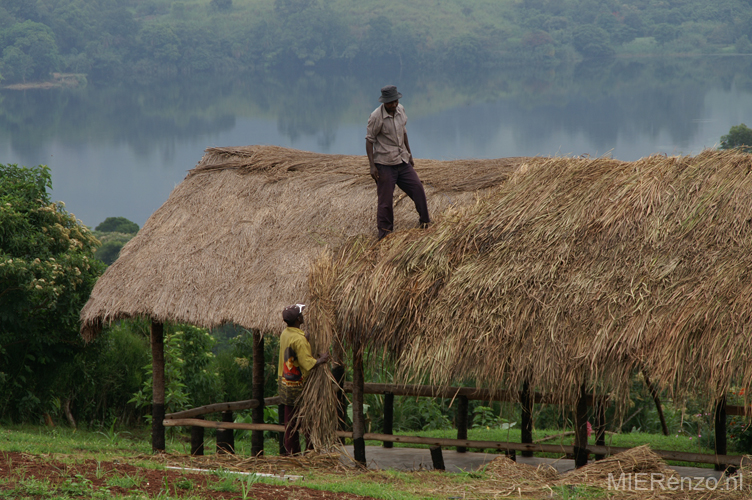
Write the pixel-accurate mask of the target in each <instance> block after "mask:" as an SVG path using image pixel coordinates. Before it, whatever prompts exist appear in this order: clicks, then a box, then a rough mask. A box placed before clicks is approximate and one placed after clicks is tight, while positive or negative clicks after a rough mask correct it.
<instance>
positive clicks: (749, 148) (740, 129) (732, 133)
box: [720, 123, 752, 153]
mask: <svg viewBox="0 0 752 500" xmlns="http://www.w3.org/2000/svg"><path fill="white" fill-rule="evenodd" d="M737 148H738V149H740V150H742V151H744V152H745V153H752V129H750V128H749V127H747V126H746V125H745V124H743V123H742V124H740V125H734V126H733V127H731V129H730V130H729V133H728V134H726V135H724V136H721V147H720V149H737Z"/></svg>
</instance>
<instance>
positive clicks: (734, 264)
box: [314, 150, 752, 402]
mask: <svg viewBox="0 0 752 500" xmlns="http://www.w3.org/2000/svg"><path fill="white" fill-rule="evenodd" d="M751 170H752V155H745V154H739V153H736V152H718V151H710V150H708V151H705V152H703V153H702V154H700V155H698V156H695V157H687V156H682V157H665V156H652V157H649V158H644V159H641V160H639V161H636V162H621V161H616V160H610V159H575V158H551V159H548V160H545V161H536V162H535V163H530V164H529V165H526V166H524V167H523V168H522V169H520V170H519V171H518V172H517V173H515V174H514V175H513V176H512V177H511V178H510V180H509V181H508V182H506V183H504V184H502V185H501V186H500V187H499V188H497V189H495V190H493V192H492V194H491V195H490V196H489V197H488V198H487V199H484V200H483V201H480V202H478V203H477V204H475V205H473V206H470V207H466V208H464V209H460V210H457V211H456V212H455V213H454V214H451V213H447V214H446V216H445V217H444V218H443V220H441V221H439V222H438V223H437V224H435V225H434V226H432V227H431V228H429V229H428V230H427V231H425V232H407V233H402V234H395V235H394V236H393V237H390V238H388V239H387V240H385V241H383V242H382V243H381V244H379V245H373V244H371V242H370V241H363V240H362V239H353V240H351V241H350V242H349V243H348V244H347V245H345V246H344V247H343V248H342V249H341V251H340V252H339V254H338V255H337V256H335V259H334V268H335V272H333V273H332V272H329V275H331V276H334V278H332V279H333V280H334V283H333V284H331V285H330V288H331V289H333V290H334V291H333V292H332V296H331V297H329V298H328V300H331V303H332V304H333V305H334V308H335V311H334V314H335V317H336V325H337V326H336V328H337V329H339V330H341V331H342V332H345V334H346V335H347V336H348V338H349V339H350V340H351V341H352V340H354V339H356V338H360V339H362V340H364V343H366V344H370V345H372V346H380V347H382V348H384V349H385V350H386V352H389V353H394V354H395V356H396V357H397V358H398V364H399V367H400V370H401V371H400V379H401V380H404V381H406V382H407V381H413V380H416V379H419V380H423V381H427V382H431V383H435V384H440V385H443V384H449V383H451V382H452V381H457V380H463V379H464V380H468V379H474V380H476V381H477V383H479V384H482V385H486V386H489V387H495V388H500V387H508V388H519V387H520V386H521V383H522V381H524V380H529V381H530V383H531V384H532V386H534V387H536V388H537V389H538V390H541V391H544V392H547V393H551V394H556V395H558V396H559V397H560V398H561V401H562V402H566V401H569V402H571V401H573V400H574V397H575V395H576V394H577V391H578V390H579V388H580V386H581V384H583V383H585V384H587V386H588V387H589V388H591V389H592V388H596V389H597V391H598V392H602V391H615V392H616V394H617V395H618V394H621V395H622V396H625V395H626V394H628V388H629V383H630V377H631V374H632V373H633V371H634V370H635V369H644V370H645V371H646V373H648V374H649V375H650V377H651V379H652V380H653V381H654V382H657V383H658V384H659V385H660V386H661V387H664V388H669V389H674V390H675V391H678V392H680V391H682V390H694V391H699V393H701V394H705V395H706V396H708V397H709V398H712V397H714V396H719V395H721V394H723V393H724V392H725V391H726V390H727V388H728V387H729V385H730V384H731V383H732V382H735V383H738V384H740V385H741V386H743V387H747V389H749V386H750V385H752V362H750V356H752V354H751V353H752V175H751V174H750V171H751ZM314 279H316V278H315V277H314ZM426 375H428V377H429V380H425V377H426ZM747 393H749V390H747Z"/></svg>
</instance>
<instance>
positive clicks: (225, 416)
mask: <svg viewBox="0 0 752 500" xmlns="http://www.w3.org/2000/svg"><path fill="white" fill-rule="evenodd" d="M233 420H234V419H233V416H232V412H231V411H223V412H222V422H232V421H233ZM217 453H218V454H219V453H231V454H232V453H235V431H234V430H233V429H232V428H227V429H222V428H219V429H217Z"/></svg>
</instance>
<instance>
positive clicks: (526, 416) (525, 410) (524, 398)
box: [520, 380, 533, 457]
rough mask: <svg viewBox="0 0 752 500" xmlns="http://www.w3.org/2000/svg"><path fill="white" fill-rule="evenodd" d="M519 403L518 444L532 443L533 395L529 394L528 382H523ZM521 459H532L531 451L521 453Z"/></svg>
mask: <svg viewBox="0 0 752 500" xmlns="http://www.w3.org/2000/svg"><path fill="white" fill-rule="evenodd" d="M520 403H521V405H522V409H521V411H520V421H521V422H522V426H521V427H520V442H521V443H532V442H533V395H532V394H531V393H530V382H528V381H527V380H525V382H524V383H523V384H522V393H521V394H520ZM522 456H523V457H532V456H533V452H532V451H523V452H522Z"/></svg>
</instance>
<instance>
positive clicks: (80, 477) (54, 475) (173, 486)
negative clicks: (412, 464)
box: [0, 452, 370, 500]
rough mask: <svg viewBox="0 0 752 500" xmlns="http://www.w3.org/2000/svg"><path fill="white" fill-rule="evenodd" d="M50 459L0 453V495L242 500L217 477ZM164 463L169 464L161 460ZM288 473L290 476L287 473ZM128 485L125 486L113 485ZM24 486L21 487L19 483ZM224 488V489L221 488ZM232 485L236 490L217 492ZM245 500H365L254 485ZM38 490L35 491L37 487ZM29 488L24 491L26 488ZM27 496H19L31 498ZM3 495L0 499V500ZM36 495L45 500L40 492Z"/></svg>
mask: <svg viewBox="0 0 752 500" xmlns="http://www.w3.org/2000/svg"><path fill="white" fill-rule="evenodd" d="M71 462H72V460H70V459H66V460H61V459H59V458H56V457H55V456H50V455H29V454H25V453H17V452H0V490H5V491H8V490H14V489H16V488H19V487H22V486H23V485H24V484H25V485H28V484H30V480H31V479H32V478H33V479H34V480H36V482H35V484H37V485H39V484H43V483H44V482H45V481H49V483H50V485H49V486H48V487H47V490H48V491H58V492H60V493H65V494H67V495H70V496H74V497H75V496H79V495H87V493H88V494H91V492H102V493H107V492H109V494H110V495H126V494H142V495H148V496H149V497H152V498H154V497H157V496H158V495H160V493H161V494H162V495H164V494H165V493H168V494H169V495H170V496H171V497H174V496H178V497H184V496H194V497H196V496H197V497H201V498H206V499H215V498H217V499H219V498H222V499H231V498H232V499H235V498H243V495H242V490H241V488H240V483H239V481H237V480H234V481H229V480H225V479H224V478H222V477H220V476H218V475H216V474H208V473H201V472H185V471H181V470H173V469H165V470H156V469H151V468H146V467H137V466H134V465H130V464H127V463H121V462H119V461H117V460H115V461H112V462H106V461H99V462H98V461H96V460H90V459H89V460H84V461H76V463H71ZM164 463H165V464H169V463H170V460H169V459H168V458H166V459H165V462H164ZM197 465H199V464H195V463H192V464H184V465H183V466H185V467H195V468H201V467H200V465H199V466H198V467H197ZM290 473H291V474H292V473H293V472H292V471H291V472H290ZM129 482H130V483H132V484H131V485H129V486H128V487H123V486H117V485H116V484H125V483H129ZM22 483H23V484H22ZM223 484H224V485H225V486H223ZM228 484H233V485H234V486H233V487H234V489H236V490H238V491H221V490H222V489H225V490H226V489H232V488H228V487H227V486H226V485H228ZM249 486H250V487H251V490H250V492H249V493H248V494H247V498H253V499H258V500H273V499H285V500H287V499H300V500H320V499H335V500H355V499H367V498H370V497H363V496H358V495H351V494H348V493H332V492H327V491H318V490H313V489H310V488H306V487H304V486H298V485H294V484H290V485H289V486H287V485H279V486H278V485H272V484H264V483H259V482H256V483H254V484H252V485H250V484H249ZM38 487H39V486H38ZM27 488H28V486H27ZM30 493H31V492H29V491H28V489H27V491H26V493H24V496H34V495H33V493H31V494H30ZM2 496H3V495H2V494H0V497H2ZM40 496H45V495H44V493H41V494H40Z"/></svg>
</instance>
